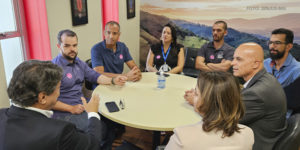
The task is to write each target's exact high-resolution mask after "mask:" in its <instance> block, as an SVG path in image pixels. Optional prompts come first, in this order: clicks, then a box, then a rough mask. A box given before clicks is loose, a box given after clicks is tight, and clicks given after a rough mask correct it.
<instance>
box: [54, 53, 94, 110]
mask: <svg viewBox="0 0 300 150" xmlns="http://www.w3.org/2000/svg"><path fill="white" fill-rule="evenodd" d="M52 62H53V63H54V64H57V65H58V66H60V67H61V68H62V69H63V77H62V80H61V85H60V95H59V97H58V98H57V99H58V100H59V101H61V102H63V103H66V104H69V105H77V104H82V101H81V98H80V97H82V96H83V94H82V84H83V82H84V79H86V80H88V81H89V82H92V83H97V79H98V77H99V76H100V74H99V73H98V72H96V71H94V70H93V69H91V68H90V67H89V66H88V65H87V64H86V63H85V62H83V61H81V60H80V59H79V58H78V57H77V58H76V59H75V60H74V63H69V62H68V61H67V60H66V59H65V58H64V57H63V56H62V55H61V54H59V55H58V56H57V57H55V58H54V59H53V60H52Z"/></svg>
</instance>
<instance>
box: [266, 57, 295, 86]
mask: <svg viewBox="0 0 300 150" xmlns="http://www.w3.org/2000/svg"><path fill="white" fill-rule="evenodd" d="M264 66H265V68H266V70H267V72H269V73H270V74H272V75H273V76H274V77H276V78H277V80H278V81H279V83H280V84H281V85H282V87H286V86H288V85H289V84H291V83H293V82H294V80H296V79H297V78H298V77H299V76H300V62H298V61H297V60H296V59H295V58H294V57H293V56H292V55H291V54H290V53H289V54H288V57H287V58H286V60H285V62H284V64H283V65H282V67H281V68H280V69H279V70H277V69H276V67H275V61H272V59H271V58H267V59H265V60H264Z"/></svg>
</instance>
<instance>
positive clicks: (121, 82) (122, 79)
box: [112, 75, 127, 86]
mask: <svg viewBox="0 0 300 150" xmlns="http://www.w3.org/2000/svg"><path fill="white" fill-rule="evenodd" d="M112 80H114V81H113V82H114V83H115V84H116V85H120V86H123V85H124V84H125V82H126V81H127V77H126V76H122V75H120V76H117V77H115V78H112Z"/></svg>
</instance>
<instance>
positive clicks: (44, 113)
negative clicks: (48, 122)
mask: <svg viewBox="0 0 300 150" xmlns="http://www.w3.org/2000/svg"><path fill="white" fill-rule="evenodd" d="M12 105H14V106H16V107H19V108H24V109H27V110H32V111H35V112H38V113H41V114H43V115H45V116H46V117H48V118H51V117H52V115H53V111H51V110H44V109H39V108H35V107H23V106H20V105H18V104H14V103H12Z"/></svg>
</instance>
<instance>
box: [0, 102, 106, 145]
mask: <svg viewBox="0 0 300 150" xmlns="http://www.w3.org/2000/svg"><path fill="white" fill-rule="evenodd" d="M89 121H90V122H89V131H88V133H86V134H85V133H83V132H81V131H78V130H77V129H76V127H75V125H73V124H71V123H68V122H65V121H61V120H55V119H51V118H47V117H46V116H44V115H43V114H41V113H39V112H35V111H31V110H27V109H23V108H18V107H15V106H11V107H10V108H6V109H1V110H0V150H62V149H63V150H96V149H100V148H99V147H100V141H99V140H100V139H101V131H100V130H101V127H100V121H99V120H98V119H97V118H95V117H92V118H90V119H89Z"/></svg>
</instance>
